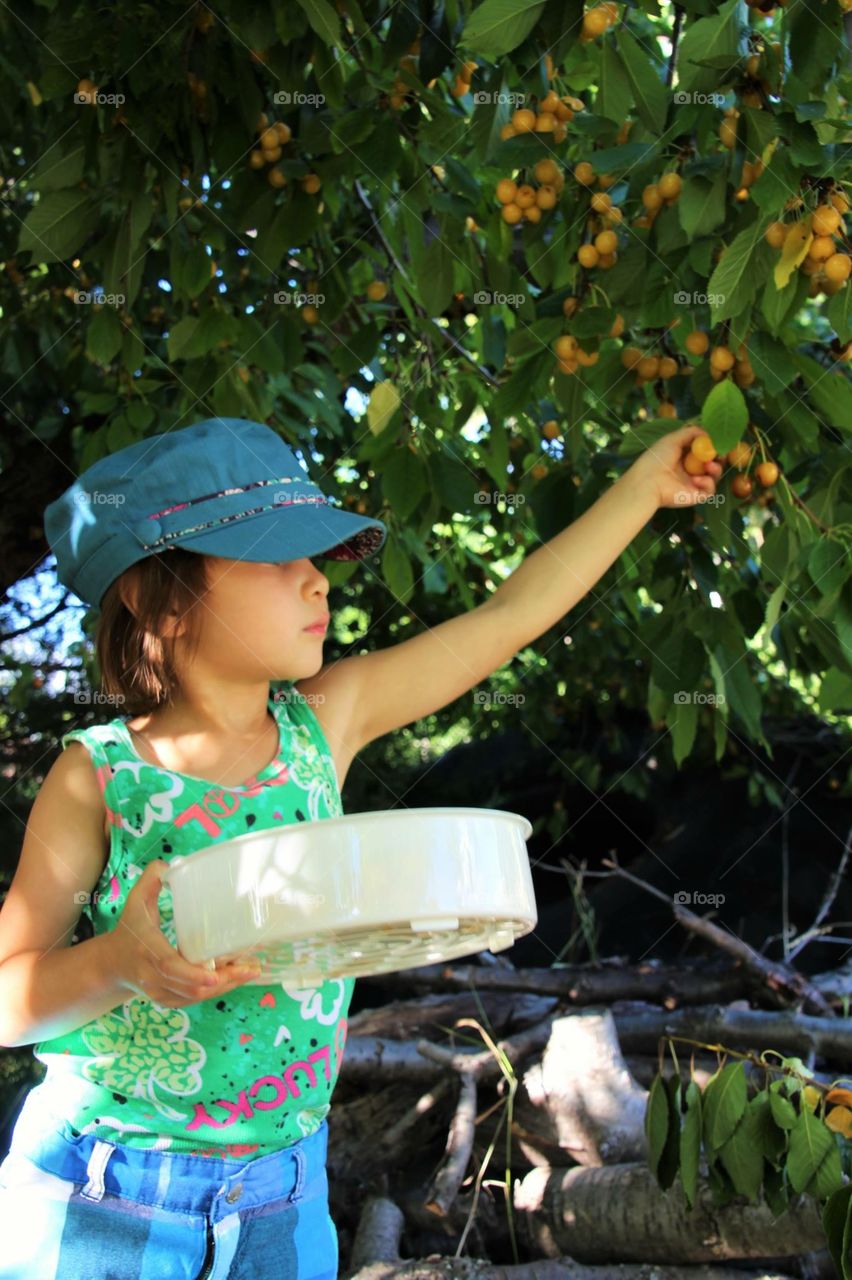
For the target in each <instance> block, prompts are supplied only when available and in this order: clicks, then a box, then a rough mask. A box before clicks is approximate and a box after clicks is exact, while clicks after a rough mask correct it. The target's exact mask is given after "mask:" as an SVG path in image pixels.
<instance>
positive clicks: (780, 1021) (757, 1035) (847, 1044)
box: [338, 1005, 852, 1087]
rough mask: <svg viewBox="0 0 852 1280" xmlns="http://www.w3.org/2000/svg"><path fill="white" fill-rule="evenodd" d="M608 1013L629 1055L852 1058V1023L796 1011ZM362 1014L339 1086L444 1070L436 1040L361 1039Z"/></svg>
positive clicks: (532, 1036) (540, 1030)
mask: <svg viewBox="0 0 852 1280" xmlns="http://www.w3.org/2000/svg"><path fill="white" fill-rule="evenodd" d="M371 1012H372V1011H371ZM610 1013H611V1014H612V1017H613V1019H614V1021H615V1027H616V1031H617V1033H618V1040H619V1044H620V1045H621V1049H622V1052H624V1053H655V1052H656V1050H657V1045H658V1042H659V1040H660V1038H661V1037H663V1036H668V1035H671V1036H682V1037H684V1038H686V1039H691V1040H698V1041H701V1042H702V1043H703V1044H713V1045H715V1044H723V1045H727V1046H729V1047H730V1048H732V1049H753V1050H756V1051H757V1052H760V1051H762V1050H763V1049H765V1048H767V1047H768V1046H771V1047H772V1048H775V1049H779V1050H781V1051H782V1052H784V1053H788V1054H794V1055H796V1056H797V1057H802V1058H807V1056H808V1055H809V1054H817V1055H819V1056H820V1057H823V1058H826V1059H827V1060H828V1061H829V1062H834V1063H839V1064H840V1065H841V1066H845V1064H846V1063H848V1062H849V1059H850V1057H852V1024H850V1022H849V1020H848V1019H845V1020H842V1019H839V1018H817V1017H810V1016H808V1015H806V1014H800V1013H795V1012H793V1011H792V1010H781V1011H771V1012H767V1011H765V1010H761V1009H744V1008H741V1007H735V1008H725V1007H723V1006H719V1005H702V1006H696V1007H692V1008H686V1009H674V1010H671V1011H666V1010H662V1009H648V1008H641V1009H639V1010H637V1009H635V1008H633V1007H629V1008H624V1007H619V1006H618V1005H616V1006H615V1007H613V1008H612V1009H610ZM561 1016H564V1011H563V1010H561V1009H560V1008H559V1006H558V1005H557V1006H554V1007H553V1009H552V1016H550V1014H549V1013H548V1015H547V1016H545V1017H543V1018H542V1020H541V1021H539V1022H538V1023H536V1024H535V1026H533V1027H529V1028H527V1029H526V1030H525V1031H524V1032H523V1033H522V1037H523V1044H524V1046H525V1050H526V1051H527V1052H529V1053H533V1052H536V1051H541V1050H543V1049H544V1046H545V1045H546V1044H547V1041H548V1039H549V1038H550V1026H551V1023H552V1021H553V1018H554V1017H561ZM361 1017H362V1015H361V1014H356V1015H355V1017H354V1018H353V1019H352V1022H351V1024H350V1027H349V1037H348V1039H347V1042H346V1053H345V1055H344V1059H343V1064H342V1066H341V1071H340V1083H341V1084H344V1083H346V1082H348V1083H350V1084H360V1083H363V1082H372V1081H374V1080H375V1077H376V1074H377V1073H380V1074H381V1076H382V1080H383V1083H388V1084H392V1083H394V1082H395V1081H400V1082H402V1081H411V1082H418V1083H420V1084H427V1083H428V1082H430V1081H431V1080H434V1079H435V1078H436V1076H438V1075H440V1074H441V1070H440V1065H438V1064H437V1063H435V1062H434V1061H430V1060H429V1059H428V1058H427V1057H424V1055H423V1054H422V1053H421V1052H420V1051H419V1049H418V1045H419V1044H423V1043H426V1044H428V1043H430V1042H428V1041H401V1042H400V1041H397V1040H395V1039H392V1038H391V1037H390V1036H389V1035H388V1036H367V1035H365V1036H362V1035H360V1034H359V1026H360V1025H361V1024H360V1023H359V1019H360V1018H361ZM513 1039H514V1037H513ZM479 1052H480V1050H478V1049H476V1048H472V1049H468V1048H463V1047H460V1048H458V1049H457V1050H455V1054H456V1056H457V1057H458V1059H459V1061H462V1060H463V1059H464V1058H466V1057H469V1056H470V1055H476V1054H477V1053H479ZM496 1074H498V1072H497V1068H496V1065H495V1067H494V1075H495V1076H496ZM338 1087H340V1086H338Z"/></svg>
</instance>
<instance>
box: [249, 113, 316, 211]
mask: <svg viewBox="0 0 852 1280" xmlns="http://www.w3.org/2000/svg"><path fill="white" fill-rule="evenodd" d="M255 133H256V134H257V135H258V146H256V147H252V149H251V151H250V152H249V167H250V168H251V169H262V168H263V167H264V165H270V166H271V168H269V169H268V170H267V173H266V179H267V182H268V183H269V185H270V186H271V187H276V188H277V189H280V188H281V187H286V185H287V175H286V174H285V173H284V171H283V170H282V169H281V168H279V166H278V164H277V163H276V161H278V160H280V159H281V153H282V149H283V148H284V147H285V146H286V145H287V143H288V142H289V141H290V139H291V138H292V137H293V132H292V130H291V128H290V126H289V125H288V124H285V123H284V121H283V120H275V121H274V122H273V123H270V120H269V116H268V115H267V114H266V112H265V111H261V113H260V115H259V116H258V120H257V125H256V126H255ZM299 182H300V185H301V187H302V190H303V191H306V192H307V193H308V195H309V196H313V195H316V193H317V192H318V191H319V189H320V187H321V186H322V181H321V179H320V176H319V174H318V173H306V174H305V175H304V176H303V177H302V178H300V179H299Z"/></svg>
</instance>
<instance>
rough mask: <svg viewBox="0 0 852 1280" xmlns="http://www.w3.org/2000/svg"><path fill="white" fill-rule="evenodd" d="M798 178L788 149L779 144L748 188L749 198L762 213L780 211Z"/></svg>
mask: <svg viewBox="0 0 852 1280" xmlns="http://www.w3.org/2000/svg"><path fill="white" fill-rule="evenodd" d="M799 179H800V173H799V169H798V168H797V166H796V165H794V164H793V161H792V160H791V159H790V153H789V151H788V150H787V148H786V147H785V146H783V145H779V146H777V147H776V148H775V150H774V151H773V153H772V159H771V160H770V161H769V164H768V165H767V166H766V168H765V169H764V171H763V173H762V174H761V175H760V177H759V178H758V180H757V182H755V184H754V185H753V186H752V187H750V188H749V191H750V193H751V198H752V200H754V202H755V204H756V205H758V206H759V207H760V209H762V210H763V212H764V213H773V214H776V213H781V212H782V211H783V209H784V205H785V203H786V201H787V200H789V198H790V192H791V191H797V190H798V187H799Z"/></svg>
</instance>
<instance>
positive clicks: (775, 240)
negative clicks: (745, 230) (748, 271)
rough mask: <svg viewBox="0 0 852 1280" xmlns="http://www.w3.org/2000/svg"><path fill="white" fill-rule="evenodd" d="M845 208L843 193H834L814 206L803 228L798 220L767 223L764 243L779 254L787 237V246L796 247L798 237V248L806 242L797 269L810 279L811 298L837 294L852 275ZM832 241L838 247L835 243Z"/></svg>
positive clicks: (847, 205) (845, 201)
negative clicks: (801, 237)
mask: <svg viewBox="0 0 852 1280" xmlns="http://www.w3.org/2000/svg"><path fill="white" fill-rule="evenodd" d="M848 208H849V200H848V198H847V196H846V193H845V192H844V191H840V190H837V191H833V192H832V193H831V195H830V196H829V199H828V202H827V203H825V204H819V205H817V207H816V208H815V209H814V211H813V212H812V213H811V214H809V215H808V216H807V221H806V222H805V223H804V225H803V223H802V221H801V220H799V221H797V222H789V223H788V222H770V224H769V226H768V227H767V228H766V231H765V232H764V237H765V239H766V242H767V244H769V245H771V246H772V248H773V249H780V250H782V252H783V251H784V249H785V248H786V246H787V242H788V238H790V237H792V239H790V244H791V245H794V246H795V245H796V244H797V242H799V237H800V236H803V235H804V239H803V240H801V242H800V245H801V247H804V245H805V243H807V244H808V249H807V252H806V254H805V256H804V257H803V258H802V261H801V262H800V264H799V270H800V271H801V272H802V273H803V274H804V275H806V276H811V277H813V278H812V280H811V289H810V292H811V295H812V296H816V294H818V293H828V294H833V293H837V292H838V290H840V289H842V288H843V286H844V285H845V284H846V282H847V280H848V279H849V276H850V275H852V258H850V256H849V254H848V253H845V252H844V251H843V246H844V245H845V244H847V243H848V240H847V238H846V228H845V225H844V222H843V214H844V213H845V212H846V211H847V209H848ZM835 238H836V239H837V240H838V241H839V244H837V243H835Z"/></svg>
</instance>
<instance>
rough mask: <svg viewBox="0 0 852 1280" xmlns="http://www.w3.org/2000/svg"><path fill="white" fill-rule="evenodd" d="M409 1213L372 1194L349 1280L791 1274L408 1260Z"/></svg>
mask: <svg viewBox="0 0 852 1280" xmlns="http://www.w3.org/2000/svg"><path fill="white" fill-rule="evenodd" d="M404 1226H405V1218H404V1216H403V1214H402V1212H401V1211H400V1209H399V1208H398V1206H397V1205H396V1204H394V1202H393V1201H392V1200H389V1199H386V1198H384V1197H379V1196H371V1197H370V1198H369V1199H368V1200H367V1201H366V1202H365V1204H364V1208H363V1211H362V1213H361V1219H360V1222H359V1225H358V1230H357V1232H356V1235H355V1240H354V1242H353V1247H352V1257H351V1260H350V1266H349V1268H348V1269H347V1270H346V1272H345V1273H344V1280H402V1278H403V1277H405V1280H791V1277H788V1276H785V1275H784V1274H782V1273H781V1272H779V1271H776V1270H772V1271H763V1272H761V1273H760V1276H759V1277H757V1276H756V1275H755V1273H754V1271H735V1270H731V1269H730V1268H728V1267H717V1266H694V1267H680V1266H668V1265H663V1266H660V1265H658V1264H655V1263H627V1264H622V1265H606V1266H587V1265H584V1264H583V1263H579V1262H576V1261H575V1260H574V1259H572V1258H570V1257H563V1258H559V1259H548V1260H545V1261H541V1260H534V1261H531V1262H524V1263H520V1264H518V1265H515V1266H512V1265H505V1264H504V1265H494V1264H493V1263H491V1262H487V1261H483V1260H481V1259H478V1258H466V1257H446V1256H440V1255H438V1256H435V1255H432V1256H430V1257H427V1258H419V1259H408V1260H403V1259H402V1258H400V1256H399V1244H400V1238H401V1236H402V1231H403V1228H404Z"/></svg>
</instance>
